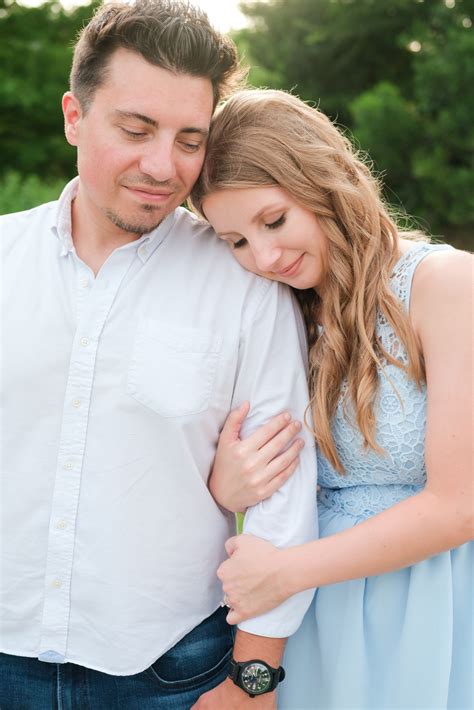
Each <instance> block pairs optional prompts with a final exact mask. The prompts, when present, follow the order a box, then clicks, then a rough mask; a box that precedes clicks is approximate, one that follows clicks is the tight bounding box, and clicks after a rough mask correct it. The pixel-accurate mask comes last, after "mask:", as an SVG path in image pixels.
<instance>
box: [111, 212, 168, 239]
mask: <svg viewBox="0 0 474 710" xmlns="http://www.w3.org/2000/svg"><path fill="white" fill-rule="evenodd" d="M152 207H154V205H152ZM143 212H147V213H148V214H146V215H145V214H142V215H133V216H132V215H131V216H130V217H125V216H123V215H119V214H117V213H116V212H114V211H113V210H107V212H106V214H107V217H108V218H109V219H110V221H111V222H112V224H113V225H115V227H117V228H118V229H120V230H121V231H122V232H126V233H127V234H133V235H134V236H141V235H142V234H147V233H148V232H152V231H153V230H154V229H156V228H157V227H158V225H159V224H160V223H161V222H162V221H163V219H164V218H165V217H166V216H167V215H168V214H169V212H168V211H167V212H166V214H163V213H160V212H159V211H158V210H157V209H156V208H155V209H153V210H143Z"/></svg>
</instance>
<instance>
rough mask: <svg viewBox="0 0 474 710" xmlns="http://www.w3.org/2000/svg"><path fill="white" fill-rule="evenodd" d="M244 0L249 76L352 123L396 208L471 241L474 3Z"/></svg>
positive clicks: (243, 43)
mask: <svg viewBox="0 0 474 710" xmlns="http://www.w3.org/2000/svg"><path fill="white" fill-rule="evenodd" d="M241 7H242V10H243V12H244V14H246V15H247V16H248V18H249V20H250V22H251V24H250V27H248V28H245V29H243V30H241V31H239V32H237V33H236V34H235V39H236V41H237V43H238V45H239V47H240V48H241V51H242V52H243V53H244V55H245V57H246V61H247V62H248V63H249V64H251V65H252V66H253V67H254V69H253V70H252V72H251V74H250V80H251V82H252V83H253V84H254V85H265V86H271V87H275V88H283V89H287V90H292V91H293V92H294V93H296V94H298V95H299V96H301V98H303V99H305V100H310V101H315V102H316V103H317V105H318V106H319V107H320V108H321V109H322V110H323V111H324V112H325V113H327V114H328V115H329V116H331V117H332V118H334V119H337V121H338V123H339V124H342V125H344V126H347V127H349V128H350V129H351V130H352V131H353V133H354V135H355V137H356V140H357V142H358V144H359V145H360V147H361V148H362V149H363V150H364V151H367V152H368V153H369V155H370V157H371V159H372V160H373V161H374V164H375V168H376V170H377V171H378V172H379V173H380V174H381V175H382V176H383V178H384V182H385V186H386V194H387V197H388V199H389V200H390V201H392V202H393V203H394V204H395V206H396V207H397V208H398V207H399V206H400V203H402V204H403V206H404V207H405V208H406V210H407V211H409V212H412V213H413V214H414V215H415V216H417V217H420V218H421V219H422V220H423V221H424V222H425V223H426V224H427V225H428V226H429V228H431V229H432V230H434V231H438V232H439V231H441V232H443V233H446V231H447V230H449V231H453V230H455V231H456V234H461V235H463V236H462V237H458V241H457V243H462V244H463V245H464V246H466V247H470V248H472V247H473V246H474V244H473V241H472V236H471V235H472V233H473V231H474V121H473V120H472V116H473V115H474V95H473V93H472V91H470V88H471V87H472V86H473V85H474V61H473V58H474V34H473V31H472V22H473V21H474V0H383V1H382V0H269V1H268V2H265V1H263V0H257V1H256V2H252V1H251V0H247V1H246V2H243V3H242V4H241ZM466 235H467V236H466ZM461 239H462V241H460V240H461Z"/></svg>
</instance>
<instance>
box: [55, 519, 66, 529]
mask: <svg viewBox="0 0 474 710" xmlns="http://www.w3.org/2000/svg"><path fill="white" fill-rule="evenodd" d="M56 527H57V528H58V529H59V530H64V528H65V527H66V521H65V520H58V522H57V523H56Z"/></svg>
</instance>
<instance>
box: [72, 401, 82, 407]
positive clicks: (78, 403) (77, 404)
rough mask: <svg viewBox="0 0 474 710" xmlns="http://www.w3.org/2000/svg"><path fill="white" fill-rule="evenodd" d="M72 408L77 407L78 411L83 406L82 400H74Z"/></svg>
mask: <svg viewBox="0 0 474 710" xmlns="http://www.w3.org/2000/svg"><path fill="white" fill-rule="evenodd" d="M72 406H73V407H76V409H77V408H78V407H80V406H81V400H80V399H73V400H72Z"/></svg>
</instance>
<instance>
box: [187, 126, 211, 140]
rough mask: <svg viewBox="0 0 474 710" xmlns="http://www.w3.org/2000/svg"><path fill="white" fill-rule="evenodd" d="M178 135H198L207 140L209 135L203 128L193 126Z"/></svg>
mask: <svg viewBox="0 0 474 710" xmlns="http://www.w3.org/2000/svg"><path fill="white" fill-rule="evenodd" d="M180 133H199V134H200V135H201V136H202V137H203V138H207V137H208V135H209V131H208V130H206V129H205V128H195V127H194V126H190V127H189V128H183V129H182V130H181V131H180Z"/></svg>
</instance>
